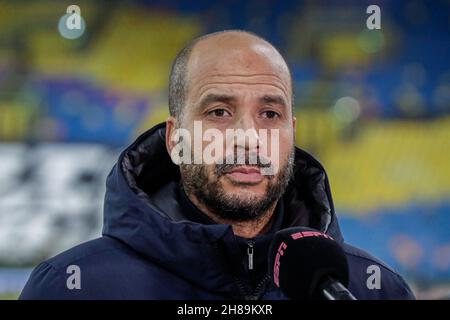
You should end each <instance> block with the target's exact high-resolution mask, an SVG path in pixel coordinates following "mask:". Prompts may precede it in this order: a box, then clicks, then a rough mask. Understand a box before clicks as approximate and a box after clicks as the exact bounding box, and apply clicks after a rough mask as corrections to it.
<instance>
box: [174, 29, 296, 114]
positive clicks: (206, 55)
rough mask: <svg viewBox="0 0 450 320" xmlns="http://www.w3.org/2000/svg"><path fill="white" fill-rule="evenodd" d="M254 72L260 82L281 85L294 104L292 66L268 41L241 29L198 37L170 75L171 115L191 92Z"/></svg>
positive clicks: (180, 110) (181, 53)
mask: <svg viewBox="0 0 450 320" xmlns="http://www.w3.org/2000/svg"><path fill="white" fill-rule="evenodd" d="M224 76H225V77H224ZM255 76H256V77H259V78H258V82H259V83H271V84H272V85H273V86H276V87H278V88H279V89H280V90H281V91H282V92H283V93H284V94H285V95H286V96H287V97H288V99H289V104H290V105H291V106H292V103H293V102H292V97H293V94H292V81H291V75H290V71H289V68H288V66H287V64H286V62H285V61H284V59H283V57H282V56H281V54H280V53H279V52H278V51H277V49H276V48H275V47H274V46H273V45H271V44H270V43H269V42H267V41H266V40H264V39H262V38H260V37H258V36H257V35H255V34H252V33H250V32H246V31H239V30H229V31H221V32H216V33H211V34H208V35H205V36H202V37H200V38H196V39H194V40H193V41H191V42H190V43H189V44H188V45H187V46H186V47H185V48H184V49H182V50H181V51H180V53H179V54H178V55H177V57H176V58H175V61H174V63H173V65H172V70H171V73H170V79H169V111H170V115H171V116H172V117H175V118H180V116H181V115H182V114H183V110H184V107H185V105H186V104H187V103H188V100H189V96H193V97H198V96H199V95H201V94H202V89H205V88H207V87H208V85H209V84H214V83H226V82H227V81H228V82H230V81H231V82H233V81H234V82H236V83H238V82H239V81H240V79H246V78H249V77H255ZM193 83H195V86H193V85H192V84H193Z"/></svg>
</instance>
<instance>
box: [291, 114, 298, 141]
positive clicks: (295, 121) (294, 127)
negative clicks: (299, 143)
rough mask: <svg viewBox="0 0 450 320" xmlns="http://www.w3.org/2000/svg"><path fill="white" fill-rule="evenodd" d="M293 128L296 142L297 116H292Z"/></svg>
mask: <svg viewBox="0 0 450 320" xmlns="http://www.w3.org/2000/svg"><path fill="white" fill-rule="evenodd" d="M292 129H293V130H294V143H295V142H296V141H295V140H296V138H297V118H296V117H294V116H293V117H292Z"/></svg>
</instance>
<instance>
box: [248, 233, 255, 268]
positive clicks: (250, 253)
mask: <svg viewBox="0 0 450 320" xmlns="http://www.w3.org/2000/svg"><path fill="white" fill-rule="evenodd" d="M254 244H255V242H254V241H253V240H249V241H248V242H247V245H248V247H247V257H248V270H253V250H254V249H253V246H254Z"/></svg>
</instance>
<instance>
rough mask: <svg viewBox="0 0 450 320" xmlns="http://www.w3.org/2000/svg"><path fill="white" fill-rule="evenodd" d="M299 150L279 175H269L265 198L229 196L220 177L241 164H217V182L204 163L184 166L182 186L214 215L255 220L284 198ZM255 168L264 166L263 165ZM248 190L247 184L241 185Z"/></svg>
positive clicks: (182, 169)
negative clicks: (212, 178)
mask: <svg viewBox="0 0 450 320" xmlns="http://www.w3.org/2000/svg"><path fill="white" fill-rule="evenodd" d="M294 155H295V149H294V148H293V149H292V152H291V153H290V154H289V157H288V159H287V161H286V163H285V164H284V166H283V167H281V168H280V169H279V171H278V173H277V174H276V175H275V176H266V177H267V178H268V184H267V188H266V193H265V195H264V196H263V197H261V198H257V197H250V198H247V199H241V198H239V197H237V196H230V195H228V194H226V192H225V190H223V188H222V186H221V184H220V181H219V179H220V177H222V176H223V175H224V174H225V173H226V172H227V171H230V170H231V169H233V168H234V167H235V166H237V165H230V164H223V165H220V164H219V165H216V167H215V170H214V180H212V181H210V180H209V179H208V173H207V167H206V165H202V164H189V165H187V164H182V165H180V173H181V183H182V186H183V188H184V190H185V192H186V194H187V195H190V194H193V195H194V196H195V197H196V198H197V200H198V201H200V202H201V203H202V204H204V205H205V206H206V207H207V208H208V209H209V210H210V211H211V212H213V213H214V214H216V215H217V216H219V217H220V218H223V219H226V220H231V221H251V220H255V219H256V218H258V217H260V216H261V215H263V214H264V213H266V212H267V211H268V210H269V209H270V208H271V207H272V206H273V205H274V204H275V203H276V202H277V201H278V199H279V198H280V197H281V196H282V195H283V193H284V191H285V190H286V187H287V185H288V184H289V180H290V178H291V176H292V173H293V167H294ZM255 166H259V167H261V168H262V167H263V166H264V165H263V164H261V163H259V162H258V163H257V164H256V165H255ZM239 185H241V186H243V187H245V184H239Z"/></svg>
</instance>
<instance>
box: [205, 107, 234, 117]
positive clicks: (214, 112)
mask: <svg viewBox="0 0 450 320" xmlns="http://www.w3.org/2000/svg"><path fill="white" fill-rule="evenodd" d="M208 114H209V115H212V116H214V117H218V118H221V117H229V116H231V113H229V112H228V111H227V110H225V109H215V110H212V111H210V112H208Z"/></svg>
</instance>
